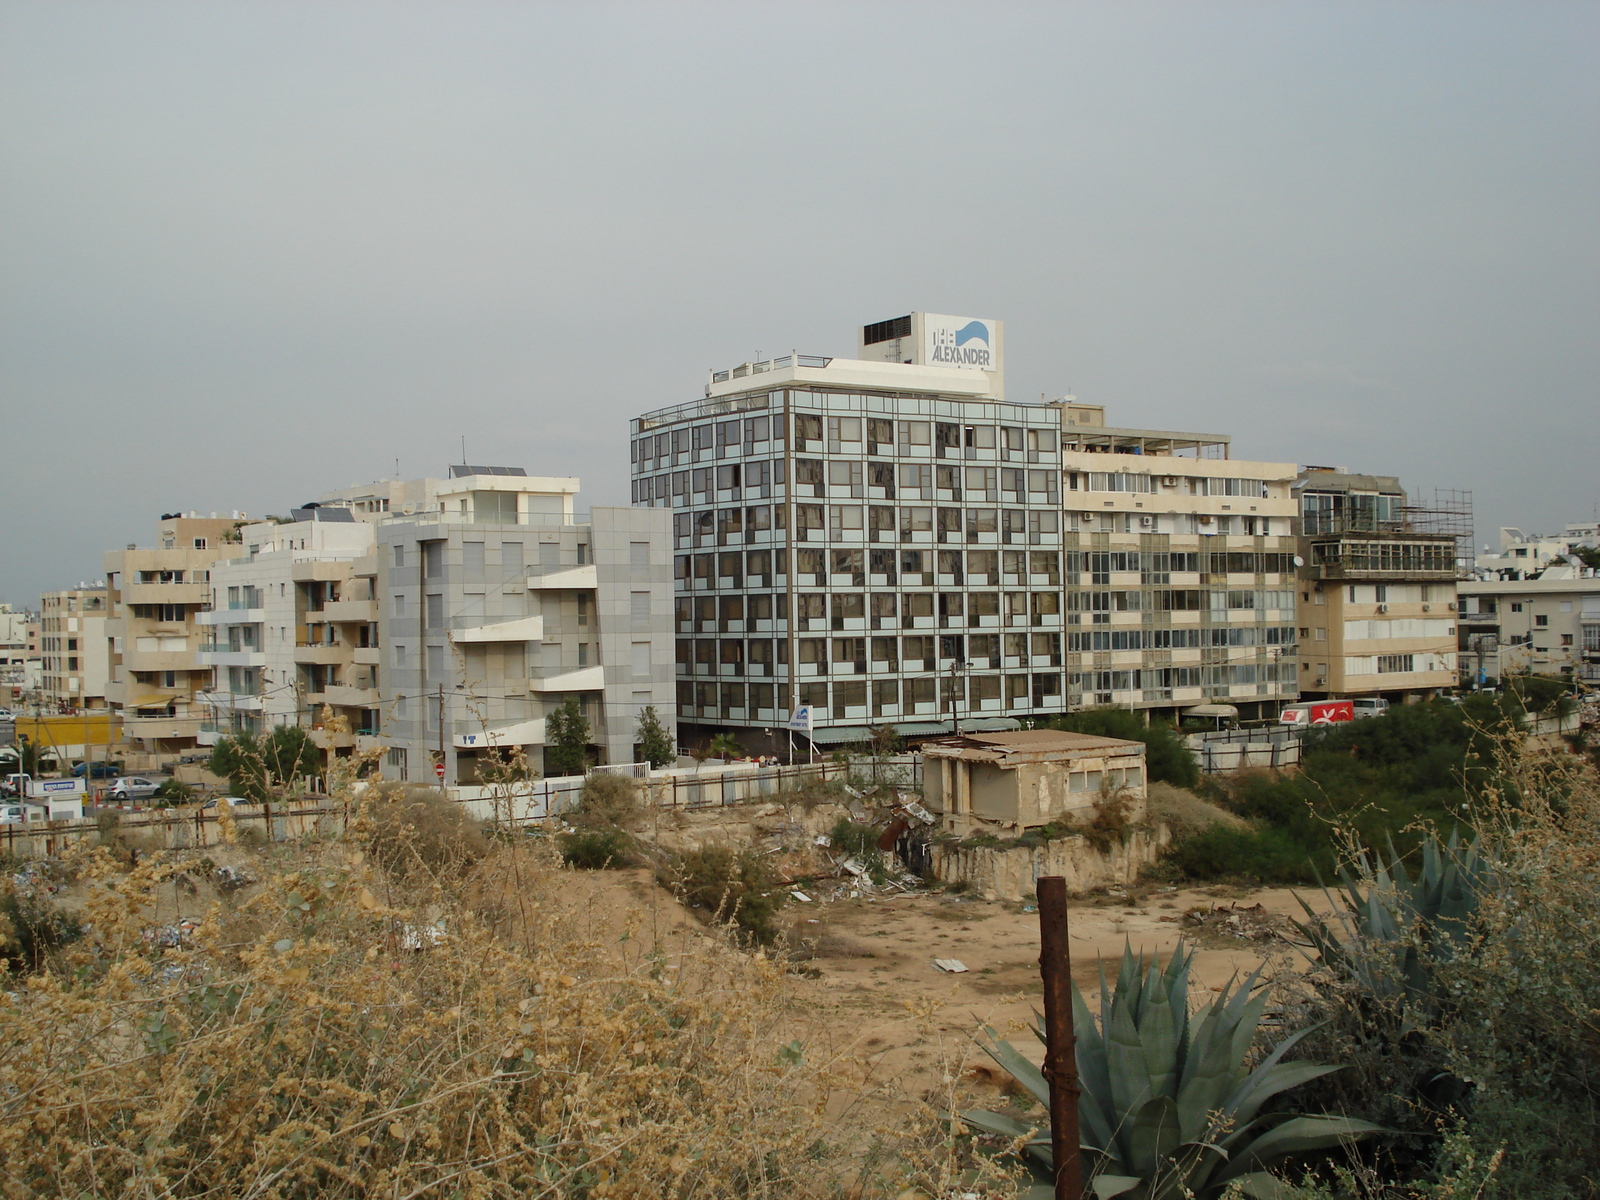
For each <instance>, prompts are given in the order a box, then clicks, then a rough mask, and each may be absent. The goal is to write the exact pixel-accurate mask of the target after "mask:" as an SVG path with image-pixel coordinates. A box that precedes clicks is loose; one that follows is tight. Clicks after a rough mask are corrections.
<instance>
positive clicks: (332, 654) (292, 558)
mask: <svg viewBox="0 0 1600 1200" xmlns="http://www.w3.org/2000/svg"><path fill="white" fill-rule="evenodd" d="M374 529H375V525H374V523H373V521H372V520H358V519H357V517H356V516H355V514H354V513H352V511H351V510H350V509H349V508H347V507H342V506H323V505H310V506H307V507H305V508H297V509H294V510H292V511H291V513H290V520H289V521H288V522H274V521H266V522H258V523H256V524H251V525H245V526H242V527H241V528H240V530H239V534H240V542H239V545H238V546H237V547H235V551H236V553H237V554H238V557H237V558H233V559H229V560H226V561H222V562H218V563H216V564H214V565H213V567H212V569H211V608H210V611H209V612H203V613H201V614H199V617H198V621H199V624H200V625H202V626H203V627H204V628H205V629H206V630H207V631H208V634H209V636H208V637H207V639H206V640H205V641H204V642H203V643H202V644H201V645H200V646H199V653H198V662H199V663H200V665H202V666H206V667H210V668H211V669H212V671H213V672H214V678H213V681H212V684H211V686H210V688H209V689H208V690H207V691H206V693H205V694H204V695H203V696H202V698H201V699H202V702H203V703H205V704H206V705H207V706H208V708H209V709H210V714H209V719H208V720H207V722H206V724H205V725H204V727H203V728H202V730H201V734H200V742H201V744H202V745H211V744H215V742H216V740H217V739H218V738H219V737H222V736H225V735H229V734H236V733H240V732H245V731H249V732H253V733H257V734H260V733H262V732H264V731H266V730H267V729H270V728H271V727H272V726H274V725H301V726H305V727H307V728H308V729H309V730H310V731H311V737H312V740H313V741H315V742H316V743H317V744H318V745H319V746H321V747H322V748H323V749H324V750H327V751H330V752H333V753H334V754H337V755H349V754H351V753H354V752H355V751H356V750H357V749H358V748H362V749H366V748H372V747H375V746H376V740H375V739H376V735H377V733H378V731H379V728H380V724H381V722H380V718H379V711H378V710H379V703H378V692H377V678H376V672H377V670H378V665H377V641H376V633H377V606H376V602H375V599H374V595H373V590H372V588H373V583H374V577H375V574H376V559H375V557H374V547H375V536H374ZM330 716H331V717H333V718H335V719H334V720H331V721H329V720H325V719H324V718H325V717H330Z"/></svg>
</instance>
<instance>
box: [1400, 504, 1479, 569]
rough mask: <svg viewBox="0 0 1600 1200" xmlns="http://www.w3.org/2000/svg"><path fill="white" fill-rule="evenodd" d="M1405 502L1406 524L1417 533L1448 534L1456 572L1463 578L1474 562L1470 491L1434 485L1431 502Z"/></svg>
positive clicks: (1445, 535) (1446, 535)
mask: <svg viewBox="0 0 1600 1200" xmlns="http://www.w3.org/2000/svg"><path fill="white" fill-rule="evenodd" d="M1420 499H1421V497H1418V498H1417V500H1416V501H1410V498H1409V497H1408V501H1410V502H1408V503H1407V504H1406V506H1405V508H1404V509H1403V512H1404V515H1405V523H1406V527H1407V528H1408V529H1410V530H1412V531H1414V532H1416V533H1428V534H1433V535H1435V536H1442V537H1450V538H1453V539H1454V540H1455V544H1456V571H1457V573H1459V574H1460V575H1461V577H1462V578H1466V577H1467V576H1468V575H1469V574H1470V572H1471V571H1472V567H1473V564H1474V562H1475V561H1476V551H1475V549H1474V541H1473V526H1472V492H1471V490H1470V489H1466V488H1434V489H1433V502H1432V503H1431V504H1424V503H1419V502H1417V501H1420Z"/></svg>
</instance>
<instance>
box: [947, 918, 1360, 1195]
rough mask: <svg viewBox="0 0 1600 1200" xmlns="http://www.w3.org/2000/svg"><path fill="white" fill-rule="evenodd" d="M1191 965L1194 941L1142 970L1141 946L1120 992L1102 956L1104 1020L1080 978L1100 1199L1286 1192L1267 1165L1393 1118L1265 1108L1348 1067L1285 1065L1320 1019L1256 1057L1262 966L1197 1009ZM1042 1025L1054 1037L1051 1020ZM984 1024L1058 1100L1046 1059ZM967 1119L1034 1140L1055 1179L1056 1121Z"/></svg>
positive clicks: (996, 1047)
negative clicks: (1052, 1125) (1045, 1124)
mask: <svg viewBox="0 0 1600 1200" xmlns="http://www.w3.org/2000/svg"><path fill="white" fill-rule="evenodd" d="M1192 961H1193V951H1186V950H1185V949H1184V948H1183V947H1182V946H1180V947H1179V948H1178V950H1177V951H1176V952H1175V953H1174V954H1173V956H1172V958H1171V960H1170V961H1169V962H1168V963H1167V965H1166V967H1165V969H1163V968H1162V966H1161V963H1160V960H1159V958H1158V959H1156V960H1154V962H1153V964H1152V965H1151V966H1150V968H1149V969H1148V970H1147V971H1143V972H1142V973H1141V968H1140V964H1139V963H1138V961H1137V960H1136V959H1135V958H1134V955H1133V951H1132V949H1131V948H1128V949H1125V950H1124V951H1123V955H1122V969H1121V971H1120V972H1119V973H1118V975H1117V983H1116V988H1115V989H1114V990H1113V989H1110V988H1107V986H1106V981H1105V964H1104V963H1101V967H1100V996H1101V1016H1100V1019H1099V1020H1098V1021H1097V1020H1096V1019H1095V1017H1094V1016H1093V1014H1091V1013H1090V1011H1089V1006H1088V1005H1087V1004H1085V1003H1084V1000H1083V996H1082V994H1081V993H1080V992H1079V991H1078V987H1077V984H1076V983H1074V984H1073V987H1072V1008H1073V1023H1074V1026H1075V1032H1076V1036H1077V1060H1078V1079H1079V1083H1080V1086H1081V1087H1082V1095H1081V1097H1080V1101H1079V1106H1078V1118H1079V1129H1080V1131H1081V1136H1080V1143H1081V1145H1082V1147H1083V1153H1084V1160H1085V1167H1086V1168H1087V1170H1088V1171H1092V1172H1093V1174H1092V1178H1091V1183H1090V1186H1091V1188H1092V1190H1093V1193H1094V1195H1095V1196H1096V1197H1098V1198H1099V1200H1108V1198H1109V1197H1112V1196H1123V1197H1127V1200H1178V1198H1180V1197H1183V1198H1186V1200H1187V1198H1190V1197H1192V1198H1193V1200H1214V1198H1215V1197H1218V1196H1220V1195H1221V1194H1222V1193H1223V1192H1224V1191H1225V1190H1227V1188H1228V1187H1229V1186H1230V1185H1235V1186H1237V1187H1238V1188H1240V1189H1241V1190H1242V1191H1243V1192H1244V1193H1245V1194H1246V1195H1249V1196H1257V1197H1275V1196H1279V1195H1282V1194H1284V1190H1283V1187H1282V1185H1281V1184H1280V1183H1279V1182H1278V1181H1277V1180H1276V1179H1274V1178H1273V1176H1272V1175H1271V1174H1269V1173H1268V1170H1267V1168H1269V1167H1271V1166H1273V1165H1274V1164H1276V1163H1278V1162H1280V1161H1282V1160H1283V1159H1284V1158H1285V1157H1286V1156H1288V1155H1291V1154H1301V1153H1304V1152H1306V1151H1311V1150H1319V1149H1325V1148H1327V1147H1330V1146H1335V1145H1339V1144H1342V1143H1347V1142H1350V1141H1353V1140H1355V1139H1356V1138H1360V1137H1363V1136H1365V1135H1366V1134H1368V1133H1373V1132H1377V1131H1379V1130H1380V1128H1381V1127H1380V1126H1377V1125H1373V1124H1370V1123H1369V1122H1366V1121H1356V1120H1351V1119H1349V1118H1346V1117H1338V1116H1300V1115H1294V1114H1289V1113H1281V1112H1273V1113H1263V1112H1262V1107H1263V1105H1265V1104H1266V1102H1267V1101H1268V1100H1270V1099H1272V1097H1274V1096H1276V1095H1278V1094H1280V1093H1281V1092H1285V1091H1287V1090H1289V1089H1290V1088H1294V1087H1298V1086H1299V1085H1300V1084H1303V1083H1305V1082H1307V1081H1308V1080H1312V1079H1315V1078H1317V1077H1318V1076H1320V1075H1326V1074H1327V1073H1328V1072H1330V1071H1336V1070H1338V1069H1339V1068H1338V1067H1329V1066H1320V1065H1318V1064H1316V1063H1308V1062H1286V1061H1284V1056H1285V1055H1286V1054H1287V1053H1288V1052H1289V1050H1290V1049H1292V1048H1293V1046H1294V1044H1295V1043H1296V1042H1298V1041H1299V1040H1300V1039H1301V1038H1302V1037H1304V1036H1305V1035H1306V1034H1307V1033H1309V1032H1311V1030H1310V1029H1305V1030H1301V1031H1300V1032H1299V1033H1296V1034H1292V1035H1290V1036H1289V1037H1287V1038H1285V1039H1284V1040H1283V1041H1281V1042H1280V1043H1279V1044H1278V1045H1277V1046H1276V1047H1275V1048H1274V1049H1273V1050H1272V1052H1271V1053H1270V1054H1267V1055H1266V1056H1265V1057H1263V1058H1262V1059H1261V1060H1260V1061H1259V1062H1257V1063H1255V1064H1254V1066H1252V1065H1251V1063H1250V1050H1251V1045H1252V1043H1253V1042H1254V1040H1255V1035H1256V1029H1257V1027H1258V1025H1259V1024H1260V1022H1261V1016H1262V1011H1263V1010H1264V1008H1265V1007H1266V1003H1267V997H1266V993H1265V992H1264V991H1258V990H1257V988H1256V979H1257V977H1258V976H1259V974H1260V971H1259V970H1257V972H1256V973H1254V974H1252V975H1251V976H1250V977H1249V978H1248V979H1246V980H1244V982H1243V983H1241V984H1239V986H1238V987H1234V985H1233V982H1232V981H1230V983H1229V984H1228V986H1227V987H1224V988H1223V989H1222V992H1221V993H1220V994H1219V995H1218V996H1217V997H1216V998H1215V999H1214V1000H1213V1001H1212V1002H1211V1003H1209V1004H1207V1005H1205V1006H1204V1007H1203V1008H1201V1009H1200V1010H1199V1011H1197V1012H1194V1013H1191V1012H1190V1011H1189V968H1190V964H1191V963H1192ZM1035 1031H1036V1032H1037V1034H1038V1036H1039V1038H1040V1040H1041V1041H1043V1040H1044V1036H1045V1035H1044V1029H1043V1025H1042V1022H1036V1023H1035ZM984 1033H985V1035H986V1040H985V1041H984V1042H983V1043H982V1044H983V1048H984V1049H985V1050H986V1051H987V1052H988V1053H989V1055H990V1057H992V1058H993V1059H994V1060H995V1061H996V1062H997V1063H999V1064H1000V1065H1001V1066H1002V1067H1004V1068H1005V1069H1006V1070H1007V1071H1009V1072H1010V1073H1011V1074H1012V1075H1014V1076H1016V1078H1017V1080H1018V1082H1020V1083H1021V1084H1022V1085H1023V1086H1024V1087H1026V1088H1027V1089H1028V1090H1029V1091H1030V1092H1032V1093H1033V1094H1034V1096H1035V1097H1036V1098H1037V1099H1038V1100H1039V1102H1040V1103H1041V1104H1043V1105H1045V1106H1046V1108H1047V1109H1048V1107H1049V1103H1050V1099H1049V1097H1050V1089H1049V1085H1048V1084H1047V1083H1046V1082H1045V1079H1044V1075H1043V1074H1042V1072H1041V1071H1040V1070H1039V1068H1038V1067H1036V1066H1034V1065H1033V1064H1032V1063H1031V1062H1029V1061H1028V1059H1026V1058H1025V1057H1023V1055H1022V1054H1021V1053H1019V1052H1018V1051H1017V1049H1016V1048H1015V1047H1014V1046H1012V1045H1011V1044H1010V1043H1009V1042H1007V1041H1005V1040H1004V1039H1002V1038H1000V1037H998V1036H996V1034H995V1031H994V1030H993V1029H990V1028H988V1027H987V1026H986V1027H985V1029H984ZM962 1120H963V1121H965V1122H966V1123H967V1124H968V1125H969V1126H971V1127H972V1128H974V1129H977V1130H981V1131H983V1132H985V1133H993V1134H1000V1135H1002V1136H1004V1137H1009V1138H1013V1139H1016V1140H1018V1141H1021V1142H1022V1143H1023V1146H1024V1148H1025V1151H1026V1154H1027V1156H1028V1159H1029V1166H1030V1167H1032V1168H1033V1169H1034V1171H1035V1173H1036V1174H1037V1175H1039V1176H1040V1177H1041V1178H1042V1179H1045V1180H1050V1179H1053V1178H1054V1163H1053V1160H1052V1156H1051V1152H1050V1134H1049V1129H1048V1128H1046V1129H1044V1130H1043V1131H1042V1132H1041V1131H1040V1130H1038V1129H1036V1128H1033V1127H1030V1126H1029V1125H1027V1124H1025V1123H1023V1122H1021V1121H1016V1120H1013V1119H1012V1118H1010V1117H1006V1116H1002V1115H1001V1114H999V1113H992V1112H984V1111H981V1110H979V1111H972V1112H966V1113H963V1114H962ZM1040 1194H1041V1195H1043V1194H1046V1193H1043V1192H1041V1193H1040Z"/></svg>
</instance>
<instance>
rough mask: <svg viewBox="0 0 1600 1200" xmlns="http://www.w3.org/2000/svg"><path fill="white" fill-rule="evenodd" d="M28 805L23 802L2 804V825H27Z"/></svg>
mask: <svg viewBox="0 0 1600 1200" xmlns="http://www.w3.org/2000/svg"><path fill="white" fill-rule="evenodd" d="M27 821H28V810H27V807H26V806H24V805H21V804H0V825H25V824H26V823H27Z"/></svg>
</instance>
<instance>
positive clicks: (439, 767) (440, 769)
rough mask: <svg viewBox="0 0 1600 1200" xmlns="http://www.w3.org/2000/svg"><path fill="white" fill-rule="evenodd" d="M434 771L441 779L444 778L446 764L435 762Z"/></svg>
mask: <svg viewBox="0 0 1600 1200" xmlns="http://www.w3.org/2000/svg"><path fill="white" fill-rule="evenodd" d="M433 773H434V774H435V775H437V776H438V777H439V778H440V779H443V778H444V764H443V763H434V764H433Z"/></svg>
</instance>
